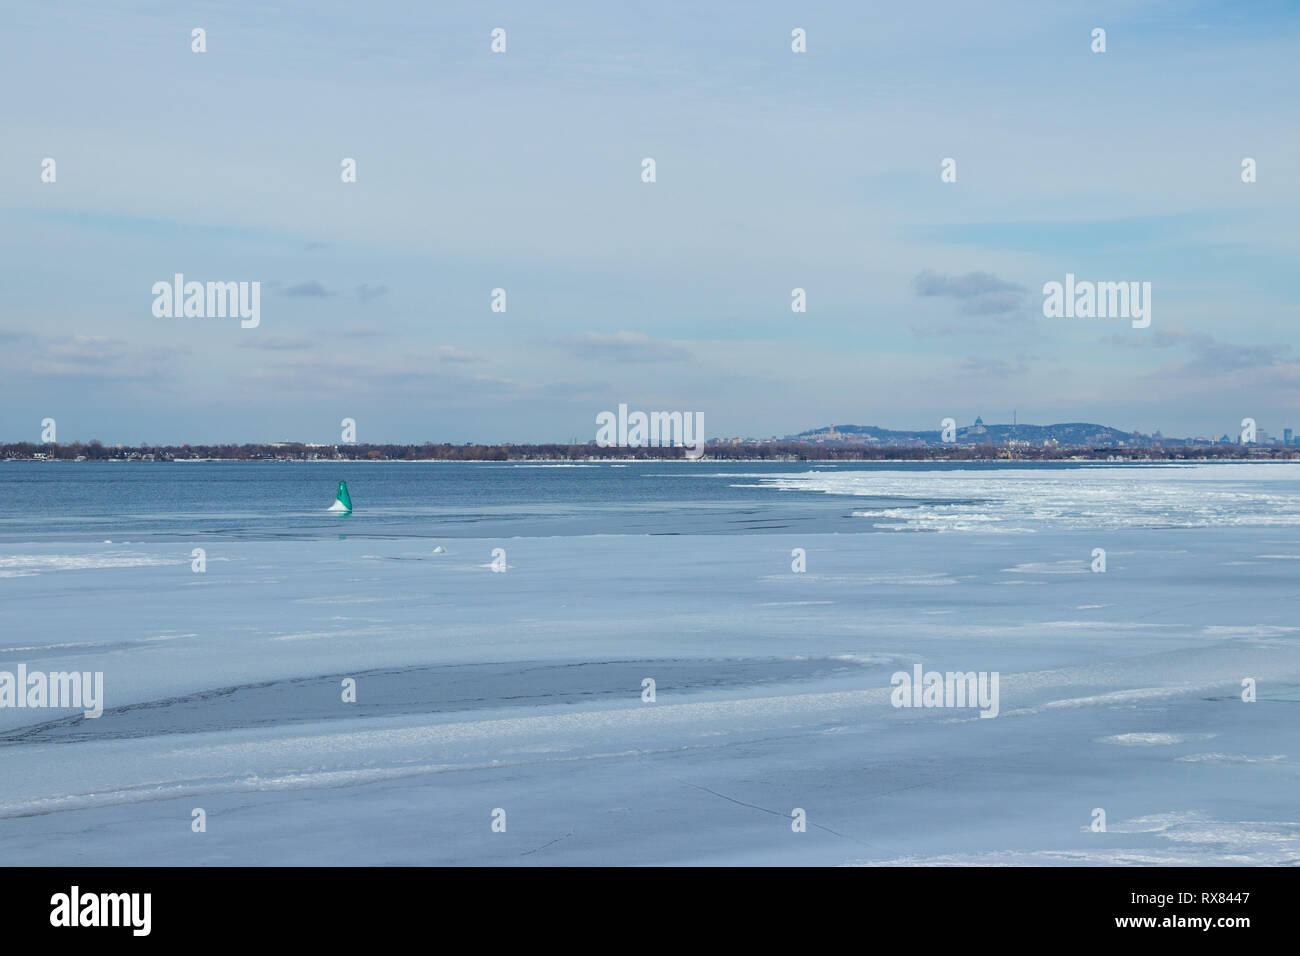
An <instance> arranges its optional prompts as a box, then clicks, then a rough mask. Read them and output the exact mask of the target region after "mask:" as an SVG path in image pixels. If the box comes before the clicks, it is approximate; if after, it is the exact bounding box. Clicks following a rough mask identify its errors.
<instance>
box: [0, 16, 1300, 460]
mask: <svg viewBox="0 0 1300 956" xmlns="http://www.w3.org/2000/svg"><path fill="white" fill-rule="evenodd" d="M11 7H12V9H13V10H14V14H13V20H14V25H13V26H12V27H7V28H6V30H5V31H4V32H3V34H0V71H2V73H3V77H4V81H5V83H4V86H5V89H6V90H8V91H9V95H8V96H7V97H6V107H5V111H4V116H5V127H6V129H5V138H4V148H3V149H0V217H2V221H3V229H0V244H2V245H0V252H2V253H3V255H2V256H0V275H2V277H3V286H2V287H3V289H4V293H5V303H4V311H3V314H0V398H2V399H3V404H2V407H0V439H2V440H18V439H28V440H35V438H36V437H37V436H38V435H39V431H40V421H41V419H42V418H45V417H53V418H55V419H56V420H57V422H58V426H59V437H60V439H62V440H72V439H82V440H86V439H90V438H99V439H101V440H104V441H109V442H118V441H120V442H132V443H133V442H139V441H152V442H186V441H188V442H208V441H253V440H277V439H287V438H294V439H299V440H308V441H336V440H338V438H339V424H338V423H339V421H340V419H342V418H344V417H352V418H355V419H356V420H357V422H358V437H359V438H360V439H361V440H363V441H425V440H432V441H456V442H459V441H470V440H479V441H552V440H561V441H564V440H569V439H572V438H578V439H580V440H588V439H590V438H593V437H594V434H595V424H594V420H595V416H596V414H597V413H598V412H599V411H601V410H604V409H614V408H616V407H617V406H618V404H619V403H621V402H626V403H628V404H629V405H630V406H632V407H633V408H643V409H647V410H649V409H665V410H669V409H679V410H690V411H702V412H703V413H704V420H705V426H706V432H707V434H709V435H710V436H720V435H721V436H732V435H746V436H757V437H763V436H769V435H783V434H787V433H790V432H794V431H798V430H802V429H804V428H809V427H815V426H819V425H825V424H829V423H832V422H835V423H857V424H879V425H885V426H894V427H925V428H934V427H937V423H938V421H939V419H941V418H943V417H946V416H952V417H954V418H956V419H957V421H958V422H960V423H963V424H965V423H968V422H970V421H971V420H973V419H974V417H975V416H976V415H982V416H983V417H984V419H985V421H990V422H992V421H1006V420H1009V419H1010V417H1011V413H1012V410H1013V409H1014V410H1015V411H1016V412H1017V414H1018V416H1019V419H1020V420H1021V421H1028V422H1037V423H1049V422H1055V421H1074V420H1086V421H1097V422H1102V423H1105V424H1111V425H1115V426H1117V427H1122V428H1133V429H1140V430H1143V431H1152V430H1155V429H1157V428H1159V429H1161V430H1163V431H1164V432H1165V433H1166V434H1200V435H1209V434H1215V435H1217V434H1221V433H1223V432H1229V431H1233V430H1235V429H1236V427H1237V423H1239V422H1240V420H1241V419H1242V418H1243V417H1246V416H1250V417H1253V418H1255V419H1256V420H1257V421H1258V422H1259V426H1260V427H1261V428H1263V429H1266V430H1268V431H1272V432H1275V433H1276V432H1280V431H1281V429H1282V428H1283V427H1287V426H1291V427H1295V428H1297V429H1298V430H1300V402H1298V401H1297V399H1298V398H1300V353H1298V352H1297V349H1296V348H1295V346H1294V345H1293V338H1294V336H1293V333H1292V330H1293V329H1294V328H1295V327H1296V326H1297V324H1300V298H1298V297H1297V295H1296V292H1295V287H1294V284H1295V282H1296V278H1295V277H1296V275H1297V274H1300V270H1298V269H1297V268H1296V265H1295V263H1296V261H1297V252H1300V232H1298V231H1297V229H1296V219H1297V216H1296V212H1297V197H1298V196H1300V123H1297V119H1298V116H1297V113H1298V111H1297V107H1296V103H1297V94H1296V90H1297V89H1300V68H1297V65H1296V59H1297V58H1296V55H1295V51H1296V50H1297V49H1298V47H1297V41H1298V40H1300V7H1297V6H1296V5H1295V4H1294V3H1291V4H1282V3H1276V4H1270V3H1257V4H1256V3H1252V4H1249V5H1240V4H1231V3H1195V2H1181V3H1143V2H1093V3H1086V4H1084V3H1052V4H1044V3H1041V2H1005V3H998V4H992V5H986V4H970V3H967V2H952V3H947V2H935V3H916V4H901V5H893V6H889V5H884V4H861V3H820V4H808V3H797V4H796V3H783V4H782V3H765V2H749V3H734V4H733V3H714V4H707V5H701V4H696V3H657V4H653V5H635V6H627V5H622V4H607V3H555V4H537V3H481V2H480V3H449V4H448V3H440V4H427V5H426V4H411V3H401V4H398V3H386V2H369V3H366V4H356V3H336V2H330V0H323V2H313V3H281V4H277V5H275V6H274V7H269V6H265V5H261V4H252V3H240V2H233V3H231V2H222V3H210V4H209V3H159V2H149V3H145V2H138V3H80V2H63V3H59V4H57V5H54V9H50V7H51V5H50V4H46V3H35V2H26V0H19V2H17V3H16V4H11ZM194 27H202V28H204V29H205V30H206V31H207V47H208V50H207V52H206V53H203V54H195V53H192V52H190V31H191V29H192V28H194ZM495 27H502V28H504V29H505V30H506V31H507V34H506V35H507V52H506V53H504V54H492V53H491V52H490V50H489V43H490V39H491V38H490V33H491V31H492V29H493V28H495ZM795 27H802V28H803V29H805V30H806V31H807V37H808V52H807V53H804V54H794V53H792V52H791V50H790V31H791V30H792V29H793V28H795ZM1094 27H1103V28H1105V29H1106V30H1107V47H1108V49H1107V52H1106V53H1104V54H1094V53H1092V52H1091V50H1090V42H1091V31H1092V29H1093V28H1094ZM647 156H649V157H653V158H654V159H655V160H656V164H657V182H655V183H653V184H646V183H642V182H641V178H640V171H641V160H642V158H643V157H647ZM45 157H53V158H54V159H55V160H56V162H57V177H58V178H57V181H56V182H55V183H52V184H51V183H42V182H41V181H40V170H41V168H40V164H41V160H42V159H43V158H45ZM344 157H353V158H355V159H356V160H357V163H358V181H357V182H356V183H350V184H344V183H342V182H340V177H339V170H340V163H341V160H342V159H343V158H344ZM945 157H953V158H955V159H956V160H957V164H958V166H957V168H958V181H957V182H956V183H942V182H940V177H939V171H940V162H941V161H942V160H943V159H944V158H945ZM1243 157H1253V158H1255V159H1256V161H1257V163H1258V182H1256V183H1253V184H1244V183H1242V182H1241V179H1240V164H1241V160H1242V158H1243ZM176 272H181V273H183V274H184V275H185V276H186V277H187V278H188V279H195V280H199V281H205V280H214V281H215V280H222V281H225V280H247V281H260V282H261V283H262V286H263V297H262V321H261V325H260V327H258V328H257V329H247V330H245V329H241V328H240V327H239V324H238V322H237V321H233V322H232V321H228V320H216V319H213V320H208V319H158V318H155V317H154V316H153V314H152V311H151V305H152V301H153V300H152V295H151V293H150V289H151V287H152V285H153V283H154V282H157V281H160V280H169V279H170V278H171V276H172V275H173V274H174V273H176ZM1066 272H1073V273H1075V274H1076V275H1078V276H1079V277H1080V278H1087V279H1094V280H1105V281H1119V280H1138V281H1149V282H1151V283H1152V290H1153V291H1152V297H1153V311H1152V323H1151V326H1150V328H1148V329H1132V328H1130V325H1129V323H1128V321H1126V320H1123V319H1091V320H1083V319H1075V320H1060V319H1057V320H1053V319H1046V318H1043V316H1042V312H1041V304H1042V293H1041V288H1042V285H1043V283H1044V282H1048V281H1060V280H1062V279H1063V277H1064V275H1065V273H1066ZM498 287H500V288H504V289H506V292H507V301H508V310H507V311H506V312H505V313H493V312H491V311H490V308H489V305H490V295H491V291H492V290H493V289H494V288H498ZM795 287H801V288H804V289H805V290H807V296H808V311H807V312H806V313H803V314H795V313H792V312H791V310H790V292H791V289H793V288H795Z"/></svg>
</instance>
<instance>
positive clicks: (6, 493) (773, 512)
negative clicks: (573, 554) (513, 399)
mask: <svg viewBox="0 0 1300 956" xmlns="http://www.w3.org/2000/svg"><path fill="white" fill-rule="evenodd" d="M999 467H1004V466H1000V465H998V464H996V463H987V464H983V465H975V464H971V463H960V464H958V463H951V464H948V463H942V462H940V463H930V462H903V463H889V464H867V463H861V462H853V463H842V464H832V463H820V462H778V463H763V462H730V463H729V462H641V463H628V464H626V465H621V466H620V465H611V464H606V463H599V464H590V465H582V466H579V467H573V466H554V465H534V464H528V463H516V462H500V463H497V462H492V463H478V462H414V463H411V462H377V463H376V462H365V463H349V462H200V463H165V462H156V463H154V462H118V463H107V462H0V495H2V496H3V497H2V498H0V500H3V502H4V508H3V509H2V511H0V540H6V541H42V540H49V541H103V540H106V539H108V540H113V541H119V540H121V539H126V540H153V539H161V538H170V537H181V538H186V539H188V538H192V537H195V536H204V537H232V538H310V537H336V536H338V535H340V534H342V535H347V536H349V537H353V536H356V537H384V538H399V537H422V538H454V537H518V536H544V535H582V534H727V533H743V534H755V533H764V532H768V533H771V532H789V531H807V532H812V533H818V532H845V533H865V532H870V531H872V530H873V529H872V528H871V527H870V522H866V521H862V520H861V519H855V518H853V517H851V515H850V512H851V511H852V510H853V509H854V508H861V507H862V506H863V504H864V499H863V498H861V497H852V496H845V495H827V494H805V493H799V492H791V491H780V490H777V489H772V488H755V487H736V485H753V484H755V483H757V479H755V478H753V477H739V476H754V475H779V474H802V473H805V472H808V471H823V470H826V471H829V470H836V469H843V470H850V471H864V470H881V471H909V470H910V471H930V472H933V471H936V470H950V469H953V468H962V469H972V468H988V469H997V468H999ZM1022 467H1023V466H1022ZM1036 467H1043V468H1058V467H1059V468H1071V467H1075V466H1073V465H1071V464H1061V465H1038V466H1036ZM340 479H342V480H346V481H347V483H348V488H349V490H350V491H351V493H352V502H353V505H354V509H355V510H354V512H353V513H352V514H350V515H337V514H330V513H328V512H327V511H326V509H327V508H328V507H329V506H330V505H331V504H332V503H333V501H334V490H335V488H336V486H337V484H338V482H339V480H340ZM918 503H919V502H917V501H915V500H913V501H906V502H897V504H899V505H906V504H918Z"/></svg>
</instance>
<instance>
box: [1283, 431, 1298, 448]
mask: <svg viewBox="0 0 1300 956" xmlns="http://www.w3.org/2000/svg"><path fill="white" fill-rule="evenodd" d="M1282 444H1283V445H1294V444H1295V434H1294V433H1293V432H1292V431H1291V429H1289V428H1284V429H1282Z"/></svg>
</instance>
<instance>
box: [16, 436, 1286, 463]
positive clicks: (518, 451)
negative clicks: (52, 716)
mask: <svg viewBox="0 0 1300 956" xmlns="http://www.w3.org/2000/svg"><path fill="white" fill-rule="evenodd" d="M684 457H686V449H684V448H680V447H677V448H661V447H654V448H602V447H600V446H598V445H596V444H595V443H594V442H590V443H586V444H540V445H515V444H504V445H478V444H463V445H454V444H451V443H448V442H443V443H441V444H435V443H433V442H424V443H423V444H420V445H371V444H357V445H306V444H302V443H298V442H289V443H277V444H274V445H272V444H243V445H180V446H177V445H135V446H131V447H127V446H117V445H112V446H109V445H105V444H103V443H102V442H100V441H89V442H86V443H85V444H82V443H81V442H72V443H71V444H66V445H58V444H53V443H51V444H38V443H35V442H15V443H10V444H4V445H0V458H8V459H24V460H33V459H37V458H47V459H54V460H59V461H75V460H77V459H84V460H86V461H137V460H141V459H144V460H154V461H185V460H196V459H218V460H222V461H273V460H280V461H285V460H287V461H307V460H321V461H530V460H546V461H586V460H592V459H595V460H610V459H624V460H626V459H632V460H638V461H639V460H646V461H653V460H664V459H678V458H684ZM705 457H707V458H709V459H712V460H715V461H717V460H723V461H902V460H928V461H944V460H946V461H989V460H1004V461H1005V460H1016V461H1061V460H1068V459H1071V458H1079V457H1082V458H1085V459H1089V460H1102V461H1104V460H1106V459H1108V458H1112V457H1119V458H1122V459H1126V460H1143V461H1150V460H1157V461H1178V460H1188V461H1194V460H1213V459H1231V458H1250V459H1252V460H1260V461H1269V460H1285V459H1292V458H1300V446H1283V445H1235V444H1226V443H1225V444H1221V445H1191V446H1179V445H1170V444H1162V445H1148V446H1124V447H1084V446H1073V447H1072V446H1066V445H1061V446H1057V447H1046V448H1044V447H1014V448H1013V447H1009V446H1007V445H928V446H921V445H893V446H890V445H863V444H824V443H814V442H799V441H763V442H758V441H746V442H709V443H708V444H707V445H706V447H705Z"/></svg>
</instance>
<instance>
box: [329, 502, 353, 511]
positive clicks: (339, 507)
mask: <svg viewBox="0 0 1300 956" xmlns="http://www.w3.org/2000/svg"><path fill="white" fill-rule="evenodd" d="M329 510H330V511H351V510H352V509H351V508H349V507H348V506H347V505H345V504H344V503H343V502H341V501H336V502H334V504H332V505H330V507H329Z"/></svg>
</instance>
